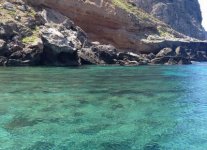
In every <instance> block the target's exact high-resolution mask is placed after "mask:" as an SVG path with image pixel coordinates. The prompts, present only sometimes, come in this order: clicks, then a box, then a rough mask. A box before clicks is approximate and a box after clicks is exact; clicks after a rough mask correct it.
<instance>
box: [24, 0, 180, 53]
mask: <svg viewBox="0 0 207 150" xmlns="http://www.w3.org/2000/svg"><path fill="white" fill-rule="evenodd" d="M27 1H29V2H31V3H32V4H34V5H41V4H43V5H45V6H48V7H50V8H53V9H56V10H58V11H59V12H61V13H62V14H64V15H66V16H67V17H69V18H70V19H71V20H73V21H74V22H75V24H77V25H78V26H80V27H81V28H82V29H83V30H84V31H85V32H86V33H87V34H88V36H89V39H90V40H92V41H99V42H100V43H102V44H112V45H114V46H115V47H116V48H118V49H120V50H124V51H126V50H129V51H133V52H136V53H137V52H139V51H140V49H145V44H144V43H143V42H142V41H141V40H140V39H143V38H144V39H145V38H147V37H148V36H149V35H151V34H159V31H158V29H157V28H158V26H162V28H164V29H169V28H168V26H167V25H166V24H164V23H162V22H160V21H159V20H153V19H150V16H149V15H148V14H146V13H143V12H140V11H138V10H136V12H131V5H129V3H127V1H126V0H120V1H119V2H120V3H121V5H120V4H119V3H118V4H116V3H115V2H114V1H115V0H84V1H83V0H61V1H57V0H39V1H34V0H27ZM122 6H124V7H125V6H126V8H127V9H125V8H124V7H123V8H121V7H122ZM134 8H136V7H134ZM132 10H133V9H132ZM136 14H141V15H139V16H136ZM169 30H170V29H169ZM167 32H168V31H167ZM169 32H174V31H169ZM172 34H173V35H175V36H179V37H183V36H182V35H179V34H177V35H176V34H174V33H172Z"/></svg>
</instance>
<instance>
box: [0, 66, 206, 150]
mask: <svg viewBox="0 0 207 150" xmlns="http://www.w3.org/2000/svg"><path fill="white" fill-rule="evenodd" d="M206 149H207V64H197V65H189V66H141V67H115V66H113V67H109V66H108V67H101V66H99V67H97V66H86V67H81V68H0V150H206Z"/></svg>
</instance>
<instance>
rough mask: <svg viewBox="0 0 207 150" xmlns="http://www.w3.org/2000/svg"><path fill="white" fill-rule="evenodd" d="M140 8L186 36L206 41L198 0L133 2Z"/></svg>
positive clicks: (142, 0)
mask: <svg viewBox="0 0 207 150" xmlns="http://www.w3.org/2000/svg"><path fill="white" fill-rule="evenodd" d="M131 1H132V2H134V3H135V4H136V5H137V6H138V7H140V8H142V9H144V10H145V11H147V12H148V13H150V14H152V15H153V16H155V17H157V18H158V19H160V20H162V21H164V22H165V23H167V24H168V25H170V26H171V27H172V28H173V29H175V30H176V31H179V32H181V33H183V34H185V35H188V36H191V37H194V38H198V39H202V40H203V39H205V30H204V28H203V27H202V25H201V22H202V16H201V10H200V6H199V2H198V0H131Z"/></svg>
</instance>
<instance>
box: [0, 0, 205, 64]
mask: <svg viewBox="0 0 207 150" xmlns="http://www.w3.org/2000/svg"><path fill="white" fill-rule="evenodd" d="M0 9H1V12H0V18H4V19H3V20H2V21H1V22H0V66H81V65H89V64H96V65H99V64H101V65H104V64H111V65H123V66H134V65H153V64H166V65H176V64H191V61H207V43H205V42H198V41H187V42H182V41H181V42H178V41H171V42H169V41H168V40H166V39H164V40H160V41H161V42H160V43H161V44H160V43H159V42H158V43H153V42H151V41H150V42H149V45H150V47H156V49H157V50H156V51H153V53H149V52H146V53H132V52H126V51H125V52H123V50H119V49H116V48H115V47H114V46H112V45H103V44H100V43H99V42H91V41H90V39H89V38H88V36H87V34H86V33H85V32H84V31H83V30H82V29H81V28H80V27H78V26H76V25H75V24H74V22H73V21H71V20H70V19H69V18H67V17H65V16H63V15H62V14H60V13H59V12H56V11H54V10H52V9H49V8H38V9H36V8H33V7H31V6H29V5H27V4H26V3H25V2H23V1H21V0H13V1H9V2H8V1H4V2H3V3H2V4H1V6H0ZM14 12H18V13H14ZM9 14H10V15H9ZM7 15H8V16H7ZM163 43H164V44H163ZM186 43H187V44H186Z"/></svg>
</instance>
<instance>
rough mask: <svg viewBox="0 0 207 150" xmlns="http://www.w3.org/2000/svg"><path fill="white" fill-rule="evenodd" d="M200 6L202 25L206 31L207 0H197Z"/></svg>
mask: <svg viewBox="0 0 207 150" xmlns="http://www.w3.org/2000/svg"><path fill="white" fill-rule="evenodd" d="M199 2H200V6H201V11H202V16H203V23H202V24H203V27H204V28H205V29H206V31H207V0H199Z"/></svg>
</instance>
